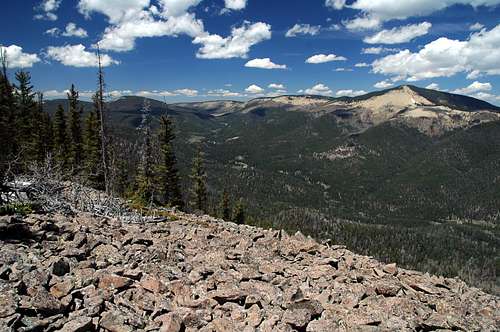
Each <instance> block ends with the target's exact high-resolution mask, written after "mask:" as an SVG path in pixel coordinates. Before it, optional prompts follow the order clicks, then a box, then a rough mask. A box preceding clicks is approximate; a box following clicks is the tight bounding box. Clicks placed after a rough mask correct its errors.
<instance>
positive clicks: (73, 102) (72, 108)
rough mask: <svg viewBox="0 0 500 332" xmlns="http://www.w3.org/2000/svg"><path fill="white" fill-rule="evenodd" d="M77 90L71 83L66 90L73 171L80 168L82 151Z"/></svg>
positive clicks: (70, 161)
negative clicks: (67, 90)
mask: <svg viewBox="0 0 500 332" xmlns="http://www.w3.org/2000/svg"><path fill="white" fill-rule="evenodd" d="M78 97H79V94H78V91H76V89H75V86H74V85H73V84H72V85H71V88H70V90H69V92H68V103H69V126H68V129H69V130H68V133H69V137H68V141H69V163H70V165H71V168H72V169H73V171H74V172H77V170H78V169H80V168H81V161H82V153H83V134H82V124H81V115H82V112H83V111H82V107H81V106H80V104H79V101H78Z"/></svg>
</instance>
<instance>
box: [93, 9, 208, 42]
mask: <svg viewBox="0 0 500 332" xmlns="http://www.w3.org/2000/svg"><path fill="white" fill-rule="evenodd" d="M203 33H204V27H203V22H202V21H201V20H197V19H196V17H195V16H194V14H189V13H185V14H183V15H181V16H172V17H170V18H168V19H167V20H156V19H155V18H154V17H152V16H151V14H150V13H146V12H143V13H142V15H141V16H138V17H136V18H134V19H133V20H130V21H125V22H123V23H121V24H119V25H113V26H110V27H108V28H106V30H105V31H104V36H103V37H102V40H101V41H100V42H99V46H100V47H101V48H102V49H104V50H111V51H116V52H125V51H130V50H133V49H134V47H135V40H136V39H137V38H146V37H163V36H171V37H176V36H178V35H181V34H185V35H188V36H190V37H196V36H198V35H202V34H203Z"/></svg>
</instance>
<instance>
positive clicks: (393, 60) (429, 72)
mask: <svg viewBox="0 0 500 332" xmlns="http://www.w3.org/2000/svg"><path fill="white" fill-rule="evenodd" d="M372 67H373V72H374V73H378V74H383V75H390V76H395V77H401V78H402V79H405V78H406V79H407V80H409V81H418V80H422V79H427V78H434V77H450V76H453V75H455V74H457V73H461V72H467V73H472V72H474V74H475V75H474V76H475V77H478V75H481V74H485V75H499V74H500V24H499V25H497V26H496V27H495V28H493V29H492V30H490V31H487V30H484V29H483V30H481V31H480V32H476V33H473V34H472V35H471V36H470V37H469V39H468V40H464V41H460V40H455V39H448V38H445V37H442V38H439V39H437V40H434V41H433V42H431V43H429V44H427V45H425V46H424V47H423V48H422V49H421V50H420V51H419V52H416V53H414V52H411V51H410V50H403V51H400V52H398V53H396V54H392V55H388V56H386V57H383V58H381V59H378V60H375V61H374V62H373V64H372Z"/></svg>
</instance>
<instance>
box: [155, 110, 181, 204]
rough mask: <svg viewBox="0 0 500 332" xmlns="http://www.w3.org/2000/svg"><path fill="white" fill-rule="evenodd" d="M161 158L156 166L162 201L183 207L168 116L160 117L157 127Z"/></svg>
mask: <svg viewBox="0 0 500 332" xmlns="http://www.w3.org/2000/svg"><path fill="white" fill-rule="evenodd" d="M158 136H159V141H160V154H161V160H160V163H159V164H158V166H157V174H158V180H159V181H158V182H159V194H160V196H161V200H162V203H163V204H165V205H168V206H177V207H179V208H180V209H182V208H183V207H184V201H183V200H182V194H181V189H180V183H179V182H180V181H179V172H178V170H177V166H176V164H177V159H176V157H175V153H174V148H173V145H172V142H173V140H174V139H175V134H174V132H173V124H172V121H171V119H170V118H169V117H167V116H161V117H160V129H159V135H158Z"/></svg>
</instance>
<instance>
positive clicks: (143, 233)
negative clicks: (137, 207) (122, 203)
mask: <svg viewBox="0 0 500 332" xmlns="http://www.w3.org/2000/svg"><path fill="white" fill-rule="evenodd" d="M177 217H178V219H177V220H176V221H169V222H161V223H146V224H127V223H124V222H122V221H120V220H114V219H100V218H94V217H92V216H90V215H88V214H82V215H79V216H76V217H75V218H69V217H65V216H63V215H53V216H50V217H47V216H37V215H31V216H29V217H27V218H25V219H24V220H22V219H19V220H17V219H16V221H15V223H17V224H23V227H24V228H25V230H26V231H29V233H30V234H35V237H34V238H27V239H26V241H23V242H21V241H17V242H16V241H3V240H1V239H0V330H1V331H4V330H5V331H10V330H20V331H27V330H40V331H43V330H51V331H52V330H61V331H65V332H83V331H92V330H98V331H108V332H109V331H114V332H128V331H137V330H139V331H163V332H178V331H243V332H246V331H248V332H250V331H260V332H267V331H269V332H271V331H296V330H299V331H309V332H317V331H414V330H463V331H496V330H498V326H499V325H500V318H499V317H500V300H499V298H498V297H496V296H493V295H490V294H486V293H484V292H482V291H480V290H478V289H476V288H471V287H468V286H467V285H466V284H465V283H463V282H462V281H460V280H458V279H447V278H442V277H436V276H430V275H428V274H423V273H419V272H415V271H408V270H404V269H401V268H399V267H397V266H396V264H383V263H380V262H378V261H376V260H374V259H371V258H369V257H366V256H360V255H356V254H353V253H352V252H350V251H348V250H346V249H345V247H343V246H334V245H329V246H326V245H321V244H319V243H317V242H315V241H314V240H312V239H311V238H308V237H306V236H304V235H302V234H301V233H297V234H295V235H291V236H290V235H288V234H286V232H282V231H274V230H262V229H259V228H255V227H249V226H245V225H241V226H239V225H235V224H232V223H226V222H223V221H220V220H215V219H212V218H210V217H207V216H193V215H187V214H182V213H177ZM2 220H3V221H2V222H3V224H4V226H5V225H7V224H10V223H11V220H10V219H9V220H7V221H6V219H2ZM5 227H6V226H5ZM16 227H17V226H16ZM26 228H27V229H26Z"/></svg>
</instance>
